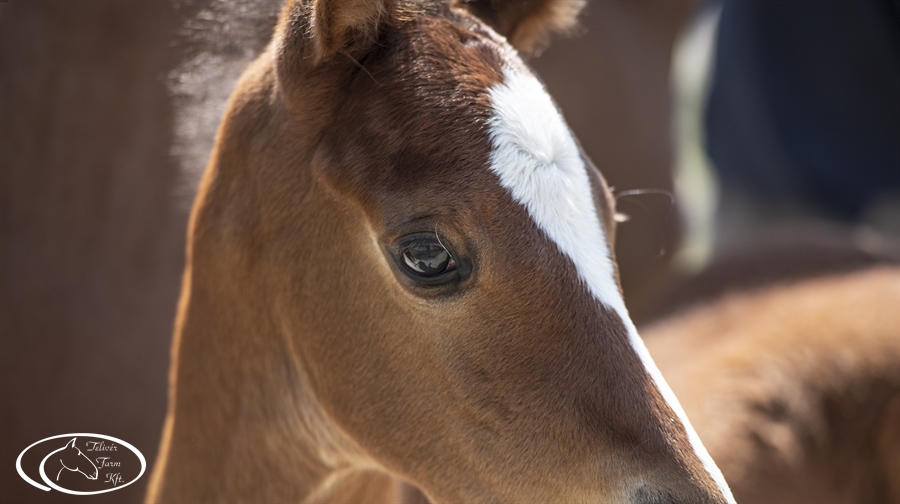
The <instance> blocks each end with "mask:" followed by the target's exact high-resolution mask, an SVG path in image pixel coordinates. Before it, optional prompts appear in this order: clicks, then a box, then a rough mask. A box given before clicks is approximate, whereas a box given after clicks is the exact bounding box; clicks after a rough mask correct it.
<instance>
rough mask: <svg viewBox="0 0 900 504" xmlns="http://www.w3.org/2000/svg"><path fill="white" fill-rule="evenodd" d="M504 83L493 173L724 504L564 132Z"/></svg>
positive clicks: (524, 83)
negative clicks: (637, 366) (639, 365)
mask: <svg viewBox="0 0 900 504" xmlns="http://www.w3.org/2000/svg"><path fill="white" fill-rule="evenodd" d="M504 76H505V79H506V82H504V83H502V84H497V85H495V86H493V87H492V88H491V89H490V94H491V99H492V100H493V108H494V116H493V118H492V119H491V120H490V135H491V140H492V147H493V150H492V152H491V160H490V161H491V166H490V168H491V171H492V172H494V173H495V174H496V175H497V177H499V178H500V184H501V185H502V186H503V187H505V188H506V189H507V190H508V191H509V192H510V193H511V194H512V196H513V198H514V199H515V200H516V201H517V202H518V203H519V204H521V205H522V206H524V207H525V208H526V209H527V210H528V214H529V215H530V216H531V218H532V219H534V221H535V222H536V223H537V225H538V227H540V228H541V229H542V230H543V231H544V232H545V233H546V234H547V236H548V237H550V239H551V240H553V242H554V243H556V245H557V247H559V249H560V250H561V251H562V252H563V253H564V254H565V255H566V256H567V257H569V259H571V261H572V262H573V263H575V268H576V269H577V270H578V276H579V277H580V278H581V280H582V281H584V283H585V285H586V286H587V288H588V290H590V292H591V294H593V296H594V297H595V298H596V299H597V300H598V301H600V302H601V303H603V305H604V306H606V307H607V308H609V309H611V310H613V311H614V312H616V314H618V315H619V318H621V319H622V322H623V323H624V325H625V327H626V328H627V330H628V337H629V340H630V342H631V346H632V347H633V348H634V351H635V352H636V353H637V355H638V357H640V359H641V362H643V364H644V367H645V368H646V370H647V373H648V374H649V375H650V376H651V377H652V378H653V381H654V382H655V383H656V386H657V388H658V389H659V391H660V393H661V394H662V396H663V397H664V398H665V400H666V402H668V404H669V407H671V408H672V410H673V411H674V412H675V413H676V414H677V415H678V417H679V419H680V420H681V423H682V424H683V425H684V428H685V430H686V431H687V435H688V438H689V439H690V442H691V444H692V445H693V447H694V451H695V452H696V453H697V456H698V457H699V458H700V460H701V461H702V462H703V465H704V467H705V468H706V470H707V471H708V472H709V474H710V475H711V476H712V478H713V480H714V481H715V482H716V484H717V485H718V487H719V489H720V490H721V491H722V493H723V494H724V495H725V497H726V498H727V499H728V501H729V502H731V503H733V502H734V497H732V495H731V490H729V488H728V484H727V483H726V482H725V478H724V477H723V476H722V472H721V471H720V470H719V468H718V467H717V466H716V464H715V462H714V461H713V460H712V457H710V456H709V453H708V452H707V451H706V448H705V447H704V446H703V443H702V442H701V441H700V438H699V437H698V436H697V433H696V432H695V431H694V428H693V427H692V426H691V423H690V421H688V418H687V415H685V413H684V410H683V409H682V407H681V404H680V403H679V402H678V399H677V398H676V397H675V394H674V393H673V392H672V389H671V388H669V385H668V384H667V383H666V380H665V379H664V378H663V376H662V373H660V371H659V368H657V367H656V364H655V363H654V362H653V358H652V357H650V353H649V352H648V351H647V347H645V346H644V342H643V340H641V337H640V336H639V335H638V333H637V329H636V328H635V326H634V323H633V322H632V321H631V317H629V316H628V310H627V309H626V308H625V301H624V300H623V299H622V296H621V295H620V294H619V288H618V285H617V284H616V281H615V268H614V267H613V263H612V260H611V259H610V257H611V255H610V253H609V245H608V244H607V241H606V237H605V235H604V233H603V230H602V229H603V228H602V227H601V225H600V220H599V218H598V216H597V211H596V209H595V208H594V200H593V197H592V194H591V186H590V181H589V179H588V173H587V168H586V166H585V164H584V162H583V161H582V158H581V153H580V151H579V149H578V145H577V144H576V143H575V140H574V139H573V138H572V135H571V133H570V132H569V128H568V126H566V124H565V122H564V121H563V118H562V116H561V115H560V113H559V111H558V110H557V108H556V106H555V105H554V103H553V101H552V100H551V99H550V95H548V94H547V92H546V91H545V90H544V87H543V85H541V83H540V82H539V81H538V80H537V79H536V78H535V77H534V76H533V75H531V74H529V73H527V71H526V70H524V69H523V70H510V69H504Z"/></svg>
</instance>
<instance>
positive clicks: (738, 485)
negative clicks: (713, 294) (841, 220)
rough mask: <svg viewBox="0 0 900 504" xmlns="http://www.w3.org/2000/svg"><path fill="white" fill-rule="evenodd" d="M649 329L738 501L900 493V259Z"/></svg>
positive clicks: (899, 496) (718, 305) (753, 295)
mask: <svg viewBox="0 0 900 504" xmlns="http://www.w3.org/2000/svg"><path fill="white" fill-rule="evenodd" d="M642 332H643V334H644V336H645V338H646V341H647V346H648V348H649V349H650V351H651V352H652V353H653V355H654V357H655V358H656V361H657V363H658V365H659V367H660V369H661V370H662V371H663V373H664V374H665V376H666V378H667V379H668V380H669V383H670V384H671V386H672V388H673V389H674V390H675V392H676V394H678V397H679V398H680V399H681V402H682V405H683V406H684V408H685V410H686V411H687V412H688V415H689V416H690V418H691V421H692V422H693V423H694V426H695V427H696V428H697V431H698V433H699V434H700V437H701V438H702V439H703V441H704V443H705V444H706V446H707V447H708V449H709V450H710V453H711V454H712V455H713V457H714V458H715V460H716V461H717V463H718V464H719V466H720V468H721V469H722V471H723V472H724V473H725V477H726V479H727V480H728V481H729V484H730V485H731V487H732V489H733V490H734V493H735V498H736V499H737V501H738V502H741V503H754V502H758V503H781V502H821V503H836V502H866V503H879V502H883V503H888V502H890V503H897V502H900V473H898V471H897V468H898V465H900V427H898V426H900V268H897V267H895V266H881V267H873V268H869V269H864V270H861V271H857V272H853V273H843V274H833V275H830V276H828V275H826V276H823V277H819V278H813V279H806V280H802V281H799V282H797V283H794V284H792V285H786V284H779V285H777V286H773V287H771V288H769V289H762V290H756V291H753V292H749V293H740V292H735V293H731V294H727V295H724V296H723V297H722V298H721V299H719V300H717V301H712V302H709V303H707V304H703V305H699V306H697V307H695V308H693V309H692V310H689V311H687V312H685V313H683V314H681V315H679V316H675V317H671V318H669V319H666V320H663V321H660V322H658V323H656V324H654V325H653V326H650V327H647V328H645V329H644V330H643V331H642Z"/></svg>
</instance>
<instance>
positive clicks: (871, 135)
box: [706, 0, 900, 219]
mask: <svg viewBox="0 0 900 504" xmlns="http://www.w3.org/2000/svg"><path fill="white" fill-rule="evenodd" d="M706 121H707V122H706V126H707V146H708V150H709V154H710V156H711V158H712V160H713V161H714V163H715V164H716V166H717V168H718V170H719V174H720V178H721V180H722V183H723V187H724V189H725V191H726V194H727V192H728V190H729V189H733V190H736V191H739V192H743V193H749V194H750V195H752V196H754V197H756V198H758V199H761V200H763V201H769V202H775V201H782V202H783V201H795V202H800V203H802V204H806V205H812V206H814V207H816V208H817V209H818V211H820V212H822V213H825V214H827V215H830V216H832V217H836V218H843V219H854V218H856V217H858V216H859V213H860V212H861V211H862V210H863V209H864V208H865V206H866V204H867V203H868V202H870V201H871V200H872V199H873V198H875V197H877V196H878V195H879V194H881V193H883V192H885V193H889V192H896V191H898V190H900V0H849V1H846V0H752V1H751V0H725V1H724V2H723V9H722V17H721V21H720V25H719V33H718V41H717V55H716V60H715V70H714V75H713V84H712V89H711V94H710V101H709V106H708V109H707V117H706Z"/></svg>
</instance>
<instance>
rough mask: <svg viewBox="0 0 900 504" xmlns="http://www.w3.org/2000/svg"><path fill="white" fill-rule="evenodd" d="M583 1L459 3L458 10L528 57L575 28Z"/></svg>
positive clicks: (479, 0)
mask: <svg viewBox="0 0 900 504" xmlns="http://www.w3.org/2000/svg"><path fill="white" fill-rule="evenodd" d="M585 1H586V0H459V3H460V5H461V6H462V7H464V8H466V9H467V10H468V11H469V12H471V13H472V14H474V15H475V16H477V17H479V18H480V19H481V20H482V21H484V22H485V23H487V24H489V25H490V26H491V28H493V29H494V30H495V31H496V32H497V33H499V34H501V35H503V36H504V37H506V39H507V40H508V41H509V43H510V44H512V46H513V47H515V48H516V49H518V50H519V51H520V52H521V53H523V54H525V55H527V56H530V55H532V54H534V53H535V52H537V51H539V50H541V49H543V48H544V47H546V46H547V44H548V43H549V41H550V36H551V35H553V34H556V33H562V34H565V33H568V32H570V31H571V30H572V29H573V28H574V27H575V26H576V22H577V19H578V14H579V13H580V12H581V10H582V8H584V4H585Z"/></svg>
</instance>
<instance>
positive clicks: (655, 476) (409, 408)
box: [148, 0, 733, 503]
mask: <svg viewBox="0 0 900 504" xmlns="http://www.w3.org/2000/svg"><path fill="white" fill-rule="evenodd" d="M579 8H580V2H579V1H566V0H543V1H534V2H512V1H510V2H503V1H487V0H485V1H473V2H462V3H460V2H451V1H441V0H435V1H421V2H412V1H409V2H404V1H386V2H381V1H370V0H317V1H301V0H292V1H288V3H287V4H286V5H285V6H284V8H283V11H282V15H281V17H280V21H279V23H278V26H277V29H276V31H275V35H274V38H273V40H272V42H271V44H270V45H269V47H268V49H267V50H266V51H265V52H264V53H263V54H262V55H261V56H260V57H259V59H258V60H257V61H256V62H255V63H254V64H252V65H251V66H250V68H248V69H247V71H246V72H245V74H244V76H243V77H242V79H241V82H240V84H239V86H238V89H237V91H236V92H235V93H234V95H233V97H232V99H231V102H230V105H229V108H228V111H227V113H226V116H225V118H224V120H223V122H222V125H221V127H220V129H219V133H218V138H217V142H216V147H215V149H214V151H213V154H212V158H211V161H210V164H209V167H208V169H207V172H206V174H205V176H204V179H203V181H202V184H201V188H200V192H199V195H198V196H197V200H196V203H195V206H194V211H193V215H192V219H191V224H190V230H189V245H188V257H187V259H188V266H187V269H186V272H185V276H184V287H183V290H182V296H181V301H180V306H179V315H178V320H177V323H176V331H175V341H174V347H173V364H172V378H171V392H170V394H171V398H170V409H169V414H168V417H167V421H166V427H165V433H164V437H163V441H162V448H161V452H160V457H159V462H158V463H157V466H156V468H155V470H154V475H153V479H152V483H151V488H150V492H149V496H148V501H149V502H170V501H191V502H199V501H222V500H227V501H254V502H263V501H268V502H287V501H304V502H324V501H338V502H349V501H371V502H384V501H389V500H396V499H400V498H402V497H403V487H404V485H407V484H409V485H413V486H414V487H415V488H418V489H419V490H421V492H423V493H424V494H425V495H426V496H427V497H428V498H429V499H430V500H431V501H433V502H631V503H656V502H667V503H668V502H683V503H725V502H733V499H732V497H731V494H730V492H729V490H728V487H727V485H726V483H725V481H724V479H723V478H722V475H721V473H720V472H719V470H718V469H717V468H716V465H715V463H714V462H713V461H712V459H711V458H710V457H709V455H708V454H707V452H706V450H705V449H704V448H703V446H702V444H701V443H700V441H699V438H698V437H697V435H696V434H695V433H694V431H693V429H692V428H691V426H690V424H689V423H688V421H687V418H686V417H685V415H684V413H683V411H682V409H681V406H680V405H679V404H678V401H677V400H676V399H675V397H674V395H673V394H672V392H671V390H670V389H669V387H668V385H666V383H665V381H664V380H663V378H662V376H661V375H660V373H659V371H658V370H657V368H656V366H655V365H654V364H653V361H652V360H651V358H650V356H649V354H648V353H647V350H646V349H645V348H644V345H643V343H642V342H641V340H640V338H639V336H638V335H637V332H636V330H635V328H634V325H633V323H632V322H631V320H630V319H629V317H628V314H627V311H626V309H625V306H624V303H623V301H622V298H621V295H620V291H619V287H618V284H617V277H616V269H615V263H614V258H613V257H612V243H611V241H612V240H611V239H612V235H613V230H614V221H613V213H614V212H613V209H612V205H613V199H612V197H611V196H610V193H609V189H608V188H607V186H606V185H605V183H604V181H603V179H602V178H601V176H600V174H599V173H598V172H597V170H596V169H595V168H594V167H593V166H592V165H591V164H590V162H589V161H588V160H587V159H586V158H585V156H584V155H583V154H582V152H581V150H580V148H579V146H578V144H577V142H576V141H575V139H574V138H572V136H571V134H570V132H569V129H568V127H567V126H566V125H565V123H564V122H563V120H562V118H561V116H560V115H559V112H558V111H557V108H556V107H555V105H554V104H553V102H552V101H551V99H550V98H549V96H548V95H547V94H546V92H545V91H544V88H543V86H542V85H541V83H540V81H538V80H537V79H536V78H535V76H534V75H533V74H532V73H531V71H530V70H529V69H528V67H527V66H526V65H525V64H524V63H523V62H522V61H521V59H520V57H519V54H518V53H517V51H516V49H518V50H522V51H530V50H532V49H533V48H535V47H536V46H538V45H540V44H542V43H544V42H545V41H546V37H547V36H548V35H549V34H550V33H551V32H553V31H558V30H562V29H565V28H566V27H568V26H570V25H571V24H572V23H573V22H574V19H575V16H576V14H577V12H578V9H579ZM510 44H512V45H510Z"/></svg>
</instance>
